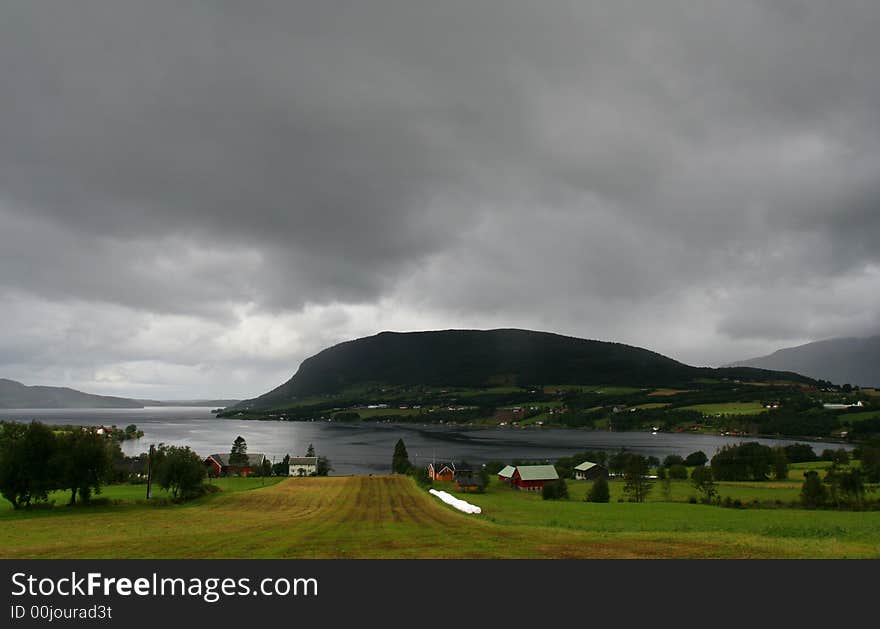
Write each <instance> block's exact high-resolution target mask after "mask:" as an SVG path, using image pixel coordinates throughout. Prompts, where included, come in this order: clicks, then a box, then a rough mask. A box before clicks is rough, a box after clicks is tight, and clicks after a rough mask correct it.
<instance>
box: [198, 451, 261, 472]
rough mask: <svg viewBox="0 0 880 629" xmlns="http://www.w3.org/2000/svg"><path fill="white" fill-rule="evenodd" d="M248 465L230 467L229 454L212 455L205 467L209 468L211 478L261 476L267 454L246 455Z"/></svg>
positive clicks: (206, 461)
mask: <svg viewBox="0 0 880 629" xmlns="http://www.w3.org/2000/svg"><path fill="white" fill-rule="evenodd" d="M245 456H246V457H247V463H245V464H244V465H230V464H229V453H226V454H212V455H211V456H209V457H208V458H207V459H205V465H206V466H208V467H209V470H208V473H209V474H210V475H211V476H249V475H251V474H259V473H260V469H261V468H262V466H263V461H265V460H266V455H265V454H256V453H253V454H246V455H245Z"/></svg>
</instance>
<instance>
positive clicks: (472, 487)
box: [454, 470, 486, 491]
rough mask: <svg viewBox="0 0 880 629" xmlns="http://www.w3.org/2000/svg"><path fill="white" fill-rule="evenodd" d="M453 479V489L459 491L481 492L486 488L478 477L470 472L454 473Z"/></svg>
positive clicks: (460, 471)
mask: <svg viewBox="0 0 880 629" xmlns="http://www.w3.org/2000/svg"><path fill="white" fill-rule="evenodd" d="M454 479H455V480H454V482H455V488H456V489H458V490H459V491H483V490H484V489H485V488H486V484H485V482H483V479H482V478H481V477H480V475H479V474H476V473H474V472H472V471H470V470H467V471H462V470H459V471H456V472H455V476H454Z"/></svg>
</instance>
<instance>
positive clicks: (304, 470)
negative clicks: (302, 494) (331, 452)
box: [287, 456, 318, 476]
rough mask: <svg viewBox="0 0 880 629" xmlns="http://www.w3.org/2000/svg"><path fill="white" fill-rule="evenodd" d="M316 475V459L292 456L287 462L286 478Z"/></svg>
mask: <svg viewBox="0 0 880 629" xmlns="http://www.w3.org/2000/svg"><path fill="white" fill-rule="evenodd" d="M317 473H318V457H316V456H292V457H290V461H288V473H287V475H288V476H314V475H316V474H317Z"/></svg>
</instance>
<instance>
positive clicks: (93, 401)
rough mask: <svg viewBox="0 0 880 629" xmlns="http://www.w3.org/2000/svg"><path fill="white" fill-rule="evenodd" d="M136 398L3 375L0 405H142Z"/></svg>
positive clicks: (20, 406)
mask: <svg viewBox="0 0 880 629" xmlns="http://www.w3.org/2000/svg"><path fill="white" fill-rule="evenodd" d="M142 407H143V404H141V403H140V402H138V401H136V400H129V399H127V398H121V397H110V396H106V395H91V394H89V393H83V392H82V391H76V390H75V389H68V388H66V387H42V386H33V387H29V386H26V385H23V384H22V383H21V382H16V381H15V380H7V379H5V378H0V408H142Z"/></svg>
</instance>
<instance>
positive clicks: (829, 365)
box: [726, 335, 880, 386]
mask: <svg viewBox="0 0 880 629" xmlns="http://www.w3.org/2000/svg"><path fill="white" fill-rule="evenodd" d="M726 366H728V367H757V368H762V369H786V370H791V371H796V372H798V373H802V374H804V375H806V376H810V377H812V378H818V379H822V380H830V381H832V382H835V383H838V384H843V383H849V384H856V385H859V386H880V335H875V336H868V337H839V338H831V339H824V340H821V341H813V342H811V343H804V344H803V345H796V346H794V347H784V348H782V349H778V350H776V351H775V352H773V353H771V354H767V355H766V356H757V357H755V358H748V359H745V360H740V361H736V362H732V363H729V364H728V365H726Z"/></svg>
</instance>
